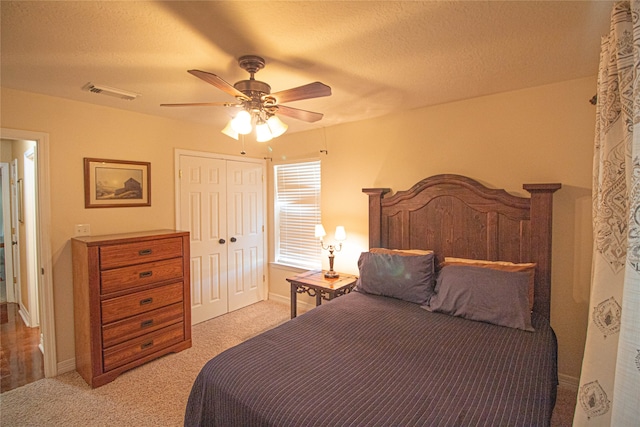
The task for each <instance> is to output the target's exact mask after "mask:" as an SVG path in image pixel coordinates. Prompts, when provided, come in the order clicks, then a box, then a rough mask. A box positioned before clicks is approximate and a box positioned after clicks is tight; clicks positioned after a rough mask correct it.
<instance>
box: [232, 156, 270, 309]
mask: <svg viewBox="0 0 640 427" xmlns="http://www.w3.org/2000/svg"><path fill="white" fill-rule="evenodd" d="M262 189H263V184H262V166H261V165H256V164H254V163H244V162H236V161H227V230H228V235H229V247H228V263H229V270H228V287H229V311H233V310H237V309H239V308H242V307H245V306H247V305H250V304H253V303H256V302H258V301H261V300H263V299H264V290H263V289H264V284H263V274H264V272H263V268H264V267H263V266H264V253H263V252H264V250H263V247H264V245H263V238H264V237H263V236H264V223H263V218H264V215H263V211H262V209H263V208H262V206H263V200H262V197H263V195H262Z"/></svg>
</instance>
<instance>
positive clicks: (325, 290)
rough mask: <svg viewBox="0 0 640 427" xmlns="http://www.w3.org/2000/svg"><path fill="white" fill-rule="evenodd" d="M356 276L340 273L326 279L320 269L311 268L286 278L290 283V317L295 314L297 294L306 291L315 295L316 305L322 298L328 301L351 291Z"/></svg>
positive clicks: (320, 302)
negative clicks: (337, 275)
mask: <svg viewBox="0 0 640 427" xmlns="http://www.w3.org/2000/svg"><path fill="white" fill-rule="evenodd" d="M357 280H358V278H357V277H356V276H352V275H350V274H342V273H340V277H336V278H335V279H328V278H326V277H324V272H323V271H322V270H312V271H307V272H305V273H301V274H298V275H296V276H293V277H289V278H287V282H289V283H291V318H292V319H293V318H294V317H296V316H297V305H298V302H297V296H298V294H304V293H306V294H307V295H309V296H312V297H316V307H317V306H319V305H320V304H322V300H323V299H324V300H325V301H330V300H332V299H334V298H336V297H339V296H341V295H344V294H348V293H349V292H351V289H353V287H354V286H355V285H356V281H357Z"/></svg>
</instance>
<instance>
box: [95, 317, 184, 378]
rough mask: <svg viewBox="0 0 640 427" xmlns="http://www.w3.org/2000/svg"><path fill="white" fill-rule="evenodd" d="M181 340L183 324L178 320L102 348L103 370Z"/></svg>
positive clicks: (131, 360) (182, 338) (113, 367)
mask: <svg viewBox="0 0 640 427" xmlns="http://www.w3.org/2000/svg"><path fill="white" fill-rule="evenodd" d="M182 340H184V324H183V323H182V322H180V323H176V324H175V325H171V326H168V327H166V328H163V329H160V330H159V331H156V332H152V333H150V334H146V335H143V336H141V337H138V338H134V339H132V340H130V341H126V342H123V343H122V344H119V345H116V346H114V347H111V348H109V349H106V350H104V352H103V355H104V357H103V358H104V370H105V372H106V371H110V370H111V369H115V368H117V367H118V366H122V365H125V364H127V363H129V362H133V361H135V360H137V359H139V358H141V357H144V356H146V355H148V354H151V353H154V352H156V351H158V350H161V349H163V348H165V347H169V346H170V345H173V344H176V343H179V342H180V341H182Z"/></svg>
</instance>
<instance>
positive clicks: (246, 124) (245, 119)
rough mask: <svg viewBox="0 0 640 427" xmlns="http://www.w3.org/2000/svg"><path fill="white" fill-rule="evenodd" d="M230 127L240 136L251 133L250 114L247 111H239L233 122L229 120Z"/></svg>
mask: <svg viewBox="0 0 640 427" xmlns="http://www.w3.org/2000/svg"><path fill="white" fill-rule="evenodd" d="M231 127H232V128H233V130H234V131H236V132H237V133H239V134H241V135H246V134H248V133H251V114H249V112H248V111H245V110H241V111H240V112H239V113H238V114H236V116H235V117H234V118H233V120H231Z"/></svg>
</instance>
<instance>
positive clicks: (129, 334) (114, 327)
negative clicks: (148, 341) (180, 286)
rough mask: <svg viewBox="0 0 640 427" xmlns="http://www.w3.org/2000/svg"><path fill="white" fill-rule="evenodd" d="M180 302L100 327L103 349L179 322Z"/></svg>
mask: <svg viewBox="0 0 640 427" xmlns="http://www.w3.org/2000/svg"><path fill="white" fill-rule="evenodd" d="M183 311H184V310H183V304H182V303H181V302H179V303H176V304H171V305H169V306H167V307H162V308H159V309H157V310H153V311H149V312H147V313H142V314H139V315H137V316H133V317H129V318H126V319H123V320H120V321H118V322H113V323H109V324H108V325H106V326H103V327H102V346H103V347H104V348H107V347H111V346H112V345H116V344H119V343H121V342H124V341H127V340H130V339H132V338H135V337H138V336H140V335H144V334H148V333H149V332H153V331H157V330H158V329H162V328H164V327H165V326H169V325H172V324H174V323H178V322H181V321H182V319H183V316H184V313H183Z"/></svg>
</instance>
